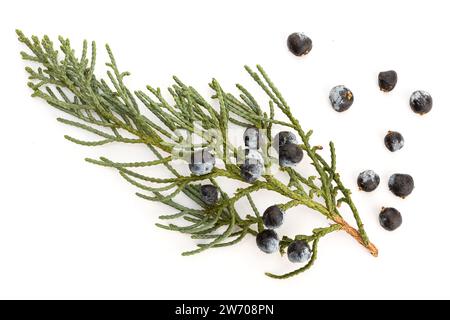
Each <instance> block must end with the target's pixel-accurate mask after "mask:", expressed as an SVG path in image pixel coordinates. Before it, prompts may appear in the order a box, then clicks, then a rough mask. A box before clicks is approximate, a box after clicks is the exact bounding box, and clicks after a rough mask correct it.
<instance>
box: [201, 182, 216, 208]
mask: <svg viewBox="0 0 450 320" xmlns="http://www.w3.org/2000/svg"><path fill="white" fill-rule="evenodd" d="M200 195H201V198H202V200H203V202H204V203H206V204H207V205H210V206H211V205H214V204H216V203H217V200H218V199H219V191H218V190H217V188H216V186H213V185H212V184H205V185H203V186H201V187H200Z"/></svg>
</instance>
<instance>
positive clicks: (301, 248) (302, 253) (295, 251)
mask: <svg viewBox="0 0 450 320" xmlns="http://www.w3.org/2000/svg"><path fill="white" fill-rule="evenodd" d="M287 254H288V259H289V261H290V262H294V263H297V262H298V263H303V262H307V261H308V260H309V259H310V258H311V248H310V247H309V244H308V242H306V241H305V240H295V241H294V242H292V243H291V244H290V245H289V247H288V249H287Z"/></svg>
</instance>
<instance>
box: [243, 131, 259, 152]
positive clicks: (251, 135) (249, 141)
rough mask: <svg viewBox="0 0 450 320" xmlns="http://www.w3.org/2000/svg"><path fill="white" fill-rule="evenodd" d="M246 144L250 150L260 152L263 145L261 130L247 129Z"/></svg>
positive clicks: (245, 134)
mask: <svg viewBox="0 0 450 320" xmlns="http://www.w3.org/2000/svg"><path fill="white" fill-rule="evenodd" d="M244 143H245V146H246V147H248V148H249V149H253V150H258V149H259V147H260V145H261V144H260V135H259V129H258V128H255V127H250V128H247V129H246V130H245V132H244Z"/></svg>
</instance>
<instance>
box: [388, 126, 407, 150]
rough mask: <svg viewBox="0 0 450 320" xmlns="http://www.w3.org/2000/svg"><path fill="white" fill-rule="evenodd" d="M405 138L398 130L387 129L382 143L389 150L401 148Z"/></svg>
mask: <svg viewBox="0 0 450 320" xmlns="http://www.w3.org/2000/svg"><path fill="white" fill-rule="evenodd" d="M404 144H405V140H404V139H403V136H402V134H401V133H400V132H397V131H388V133H387V135H386V136H385V137H384V145H385V146H386V148H387V149H388V150H389V151H391V152H394V151H397V150H400V149H401V148H403V145H404Z"/></svg>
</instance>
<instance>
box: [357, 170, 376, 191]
mask: <svg viewBox="0 0 450 320" xmlns="http://www.w3.org/2000/svg"><path fill="white" fill-rule="evenodd" d="M357 183H358V187H359V189H361V190H362V191H366V192H371V191H373V190H375V189H376V188H377V187H378V185H379V184H380V176H379V175H378V174H376V173H375V171H373V170H366V171H363V172H361V173H360V174H359V175H358V179H357Z"/></svg>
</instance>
